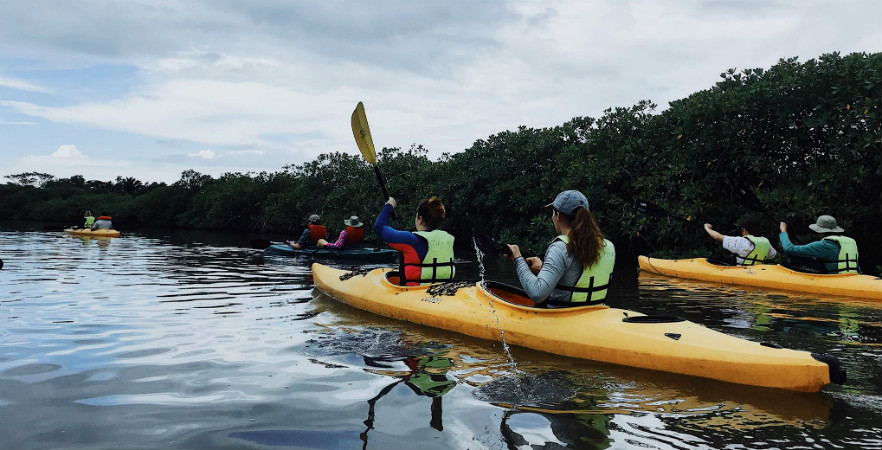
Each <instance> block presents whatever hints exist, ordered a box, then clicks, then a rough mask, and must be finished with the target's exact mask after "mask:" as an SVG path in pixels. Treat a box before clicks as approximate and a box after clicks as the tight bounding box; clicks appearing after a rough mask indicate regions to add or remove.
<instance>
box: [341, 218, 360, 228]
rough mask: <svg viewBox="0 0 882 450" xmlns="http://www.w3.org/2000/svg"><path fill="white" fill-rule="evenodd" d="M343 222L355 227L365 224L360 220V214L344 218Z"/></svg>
mask: <svg viewBox="0 0 882 450" xmlns="http://www.w3.org/2000/svg"><path fill="white" fill-rule="evenodd" d="M343 223H345V224H346V225H348V226H350V227H353V228H358V227H361V226H364V224H363V223H361V221H360V220H358V216H352V217H350V218H349V219H348V220H347V219H343Z"/></svg>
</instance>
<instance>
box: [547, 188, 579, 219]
mask: <svg viewBox="0 0 882 450" xmlns="http://www.w3.org/2000/svg"><path fill="white" fill-rule="evenodd" d="M549 206H553V207H554V209H556V210H558V211H560V212H562V213H564V214H566V215H568V216H573V215H575V214H576V209H578V208H579V207H580V206H581V207H584V208H585V209H588V199H587V198H586V197H585V195H584V194H582V193H581V192H579V191H577V190H575V189H570V190H568V191H563V192H561V193H560V194H557V197H555V198H554V201H553V202H551V203H549V204H547V205H545V207H546V208H547V207H549Z"/></svg>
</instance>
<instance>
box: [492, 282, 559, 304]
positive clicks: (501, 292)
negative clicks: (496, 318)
mask: <svg viewBox="0 0 882 450" xmlns="http://www.w3.org/2000/svg"><path fill="white" fill-rule="evenodd" d="M484 289H486V290H488V291H490V293H492V294H493V295H495V296H497V297H499V298H500V299H502V300H505V301H506V302H508V303H514V304H515V305H521V306H530V307H534V308H545V306H544V305H542V304H539V305H537V304H536V303H534V302H533V300H531V299H530V297H529V296H528V295H527V292H526V291H524V290H523V289H521V288H519V287H516V286H512V285H510V284H505V283H500V282H498V281H485V282H484Z"/></svg>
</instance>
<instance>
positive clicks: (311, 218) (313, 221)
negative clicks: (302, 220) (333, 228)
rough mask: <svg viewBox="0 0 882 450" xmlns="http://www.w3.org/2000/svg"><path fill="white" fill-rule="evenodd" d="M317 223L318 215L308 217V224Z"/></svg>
mask: <svg viewBox="0 0 882 450" xmlns="http://www.w3.org/2000/svg"><path fill="white" fill-rule="evenodd" d="M318 221H319V215H318V214H313V215H311V216H309V223H316V222H318Z"/></svg>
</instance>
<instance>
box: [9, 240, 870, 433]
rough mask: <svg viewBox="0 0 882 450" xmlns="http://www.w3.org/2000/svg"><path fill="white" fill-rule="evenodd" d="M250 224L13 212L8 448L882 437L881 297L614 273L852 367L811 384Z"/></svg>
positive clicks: (628, 294)
mask: <svg viewBox="0 0 882 450" xmlns="http://www.w3.org/2000/svg"><path fill="white" fill-rule="evenodd" d="M250 238H253V237H251V236H230V235H227V236H221V235H215V236H209V235H204V234H199V233H195V234H194V233H191V234H184V235H174V236H164V235H162V234H161V233H160V234H150V235H138V234H130V235H126V236H124V237H123V238H121V239H113V240H103V241H99V240H91V241H89V240H83V239H80V238H75V237H68V236H64V235H63V234H61V233H48V232H15V231H2V232H0V258H2V259H3V261H4V263H5V267H4V268H3V269H2V270H0V448H4V449H7V448H16V449H17V448H40V449H45V448H90V449H110V448H200V449H201V448H262V449H267V448H316V449H353V448H368V449H380V448H382V449H396V448H402V449H403V448H439V449H465V448H472V449H483V448H489V449H538V448H549V449H554V448H577V449H593V448H635V447H639V448H660V449H692V448H697V449H717V448H731V449H744V448H756V449H772V448H775V449H784V448H787V449H810V448H830V449H840V448H863V449H873V448H877V449H878V448H882V374H880V372H882V370H880V369H882V328H880V327H882V325H880V322H882V305H879V304H878V303H876V304H873V303H865V302H860V301H852V300H845V301H842V300H841V299H831V298H817V297H811V296H802V295H795V294H782V293H769V292H763V291H757V290H749V289H733V288H724V287H714V286H709V285H706V284H698V283H682V282H674V281H670V280H668V279H665V278H658V277H647V276H641V277H640V278H639V284H638V282H637V280H631V281H630V282H627V281H623V282H620V283H619V289H617V290H616V291H615V292H613V296H612V299H611V301H610V303H611V304H612V305H614V306H619V307H624V308H628V309H633V310H638V311H641V312H644V313H662V314H676V315H680V316H684V317H686V318H688V319H689V320H692V321H695V322H700V323H702V324H704V325H706V326H708V327H711V328H713V329H716V330H720V331H723V332H725V333H728V334H731V335H735V336H740V337H744V338H747V339H751V340H755V341H769V342H775V343H778V344H781V345H784V346H786V347H792V348H799V349H804V350H811V351H826V352H829V353H833V354H835V355H836V356H838V357H839V358H840V359H841V360H842V361H843V363H844V365H845V366H846V368H847V369H848V371H849V378H850V379H849V381H848V383H847V384H846V385H844V386H831V387H828V388H827V389H826V390H825V391H824V392H821V393H818V394H799V393H792V392H786V391H778V390H769V389H757V388H750V387H744V386H737V385H730V384H727V383H720V382H714V381H708V380H702V379H697V378H691V377H686V376H678V375H670V374H664V373H658V372H652V371H644V370H638V369H631V368H626V367H618V366H612V365H605V364H599V363H592V362H586V361H580V360H573V359H565V358H558V357H555V356H553V355H550V354H545V353H541V352H536V351H532V350H526V349H521V348H511V349H510V353H509V352H507V351H506V349H505V348H504V347H503V346H502V345H501V344H500V343H494V342H487V341H480V340H475V339H471V338H469V337H466V336H461V335H457V334H452V333H448V332H444V331H438V330H434V329H431V328H425V327H420V326H414V325H409V324H405V323H400V322H395V321H392V320H388V319H384V318H381V317H378V316H373V315H370V314H367V313H363V312H360V311H357V310H354V309H352V308H349V307H347V306H345V305H342V304H339V303H337V302H335V301H333V300H331V299H329V298H327V297H325V296H323V295H321V294H319V293H318V292H314V291H313V289H312V283H311V279H310V273H309V267H308V265H307V264H306V263H304V262H303V261H297V260H288V259H284V258H281V259H274V258H265V259H264V258H262V257H261V256H260V252H259V251H257V250H252V249H248V248H247V242H248V240H249V239H250ZM239 245H241V246H242V247H239ZM463 257H465V258H468V257H469V255H463ZM472 259H473V257H472ZM487 266H488V267H487V272H486V273H487V277H488V278H492V279H498V280H502V281H510V280H511V277H512V273H511V270H510V266H509V264H508V263H503V262H497V261H488V262H487ZM461 273H473V274H477V273H479V271H478V269H477V267H476V266H475V265H474V264H472V266H471V267H470V268H468V267H467V268H466V269H465V270H462V271H461ZM475 276H476V275H475Z"/></svg>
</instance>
